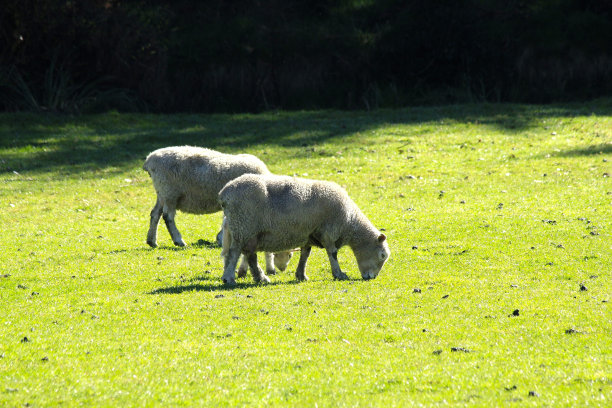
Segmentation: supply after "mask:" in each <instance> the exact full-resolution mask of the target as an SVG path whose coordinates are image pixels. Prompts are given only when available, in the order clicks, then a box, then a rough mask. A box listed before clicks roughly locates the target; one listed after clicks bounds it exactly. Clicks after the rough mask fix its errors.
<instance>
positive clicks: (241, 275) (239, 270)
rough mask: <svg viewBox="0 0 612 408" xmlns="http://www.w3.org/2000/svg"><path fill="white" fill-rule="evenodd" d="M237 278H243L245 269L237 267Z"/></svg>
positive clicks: (245, 273)
mask: <svg viewBox="0 0 612 408" xmlns="http://www.w3.org/2000/svg"><path fill="white" fill-rule="evenodd" d="M236 276H238V277H239V278H245V277H246V276H247V270H246V269H238V273H237V274H236Z"/></svg>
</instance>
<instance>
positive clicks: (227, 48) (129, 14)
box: [0, 0, 612, 112]
mask: <svg viewBox="0 0 612 408" xmlns="http://www.w3.org/2000/svg"><path fill="white" fill-rule="evenodd" d="M5 3H6V5H5V6H4V7H3V8H2V9H0V50H2V51H0V67H4V68H7V67H16V68H17V69H18V71H19V72H20V73H21V75H22V77H23V78H27V79H28V87H29V88H30V89H29V93H31V94H34V95H38V94H43V93H45V92H47V91H46V90H45V83H46V82H45V80H44V77H45V72H48V71H49V69H50V67H51V66H52V65H53V61H54V58H56V57H59V60H60V61H65V63H64V64H63V65H62V69H63V70H64V71H65V72H66V74H67V75H68V76H69V77H70V79H71V81H72V82H73V83H74V84H95V81H96V80H95V78H105V80H108V87H109V88H111V89H129V90H130V91H131V93H132V95H135V96H137V97H138V100H140V101H143V102H144V103H146V105H147V106H148V107H149V109H151V110H154V111H162V112H172V111H212V112H216V111H223V112H227V111H262V110H269V109H274V108H276V109H278V108H283V109H304V108H314V107H332V108H342V109H346V108H348V109H354V108H358V109H364V108H365V109H375V108H377V107H398V106H405V105H415V104H431V103H441V102H442V103H453V102H480V101H523V102H549V101H565V100H582V99H588V98H593V97H599V96H606V95H610V94H611V93H612V88H611V87H612V85H611V84H612V55H611V54H610V50H611V49H612V42H611V41H612V7H611V6H610V3H609V2H602V1H597V0H589V1H577V0H561V1H560V0H537V1H530V2H524V1H520V0H511V1H505V0H504V1H502V0H461V1H435V2H418V1H404V0H385V1H369V0H368V1H363V0H346V1H314V2H313V1H309V2H304V1H295V0H289V1H288V0H285V1H279V0H264V1H258V2H252V1H233V2H226V1H218V0H207V1H193V0H179V1H172V2H169V1H161V0H159V1H142V0H135V1H100V0H86V1H79V2H75V1H61V0H42V1H36V2H33V1H22V0H8V1H7V2H5ZM34 3H35V4H34ZM71 56H73V57H76V58H70V57H71ZM68 62H69V63H68ZM56 79H60V77H56ZM64 89H65V88H64ZM20 95H21V94H20ZM0 96H2V97H3V98H2V100H3V101H4V100H5V99H6V95H0ZM22 96H23V97H24V98H23V99H22V100H21V101H19V103H18V104H15V103H13V104H12V105H8V104H7V103H6V102H3V105H4V106H3V108H4V109H5V110H7V109H8V110H10V109H32V108H33V107H32V103H31V98H29V97H28V95H27V94H24V95H22ZM51 96H52V97H53V96H57V95H56V94H54V93H52V94H51ZM134 99H135V98H134ZM118 100H119V101H118V102H113V101H112V100H109V101H108V102H107V103H106V104H103V105H110V106H112V107H114V108H117V109H125V104H126V103H125V102H126V100H125V98H118ZM37 102H38V103H41V101H37ZM131 105H132V108H131V110H135V109H138V108H140V106H141V104H136V103H132V104H131ZM34 108H35V107H34Z"/></svg>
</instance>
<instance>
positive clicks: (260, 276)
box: [244, 251, 270, 283]
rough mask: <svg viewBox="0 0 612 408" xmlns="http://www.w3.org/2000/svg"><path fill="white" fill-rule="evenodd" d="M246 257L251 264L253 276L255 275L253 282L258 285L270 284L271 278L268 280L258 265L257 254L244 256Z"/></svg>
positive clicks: (250, 253) (252, 253)
mask: <svg viewBox="0 0 612 408" xmlns="http://www.w3.org/2000/svg"><path fill="white" fill-rule="evenodd" d="M244 256H245V258H246V259H247V262H248V263H249V269H250V270H251V275H253V280H254V281H255V282H257V283H259V282H264V283H270V278H268V277H267V276H266V274H265V273H264V271H262V270H261V268H260V267H259V265H257V252H254V251H253V252H249V253H246V254H244Z"/></svg>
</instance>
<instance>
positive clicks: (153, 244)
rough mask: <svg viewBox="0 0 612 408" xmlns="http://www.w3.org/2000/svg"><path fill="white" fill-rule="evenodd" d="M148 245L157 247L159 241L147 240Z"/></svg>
mask: <svg viewBox="0 0 612 408" xmlns="http://www.w3.org/2000/svg"><path fill="white" fill-rule="evenodd" d="M147 245H149V246H150V247H151V248H157V242H155V241H148V240H147Z"/></svg>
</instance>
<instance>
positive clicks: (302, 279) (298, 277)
mask: <svg viewBox="0 0 612 408" xmlns="http://www.w3.org/2000/svg"><path fill="white" fill-rule="evenodd" d="M295 278H296V279H297V280H298V281H299V282H306V281H307V280H308V276H306V275H301V276H296V277H295Z"/></svg>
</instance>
